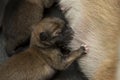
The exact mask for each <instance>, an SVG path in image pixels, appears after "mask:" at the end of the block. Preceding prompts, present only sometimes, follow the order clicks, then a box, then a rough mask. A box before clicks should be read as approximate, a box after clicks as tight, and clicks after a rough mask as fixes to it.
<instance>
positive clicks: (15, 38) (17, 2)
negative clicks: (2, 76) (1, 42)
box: [2, 0, 55, 56]
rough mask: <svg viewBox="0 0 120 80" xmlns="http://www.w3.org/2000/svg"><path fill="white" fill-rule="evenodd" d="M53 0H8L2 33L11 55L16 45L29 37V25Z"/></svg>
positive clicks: (37, 18) (38, 18)
mask: <svg viewBox="0 0 120 80" xmlns="http://www.w3.org/2000/svg"><path fill="white" fill-rule="evenodd" d="M54 2H55V0H44V1H43V0H10V1H9V3H8V5H7V6H6V11H5V15H4V18H3V24H2V26H3V33H4V35H5V38H6V51H7V53H8V56H12V55H13V54H14V53H15V51H16V50H17V47H19V46H20V45H21V44H22V43H25V41H26V40H28V39H29V38H30V35H31V26H32V25H33V24H36V23H38V22H39V21H40V20H41V18H42V17H43V12H44V8H49V7H50V6H52V5H53V3H54Z"/></svg>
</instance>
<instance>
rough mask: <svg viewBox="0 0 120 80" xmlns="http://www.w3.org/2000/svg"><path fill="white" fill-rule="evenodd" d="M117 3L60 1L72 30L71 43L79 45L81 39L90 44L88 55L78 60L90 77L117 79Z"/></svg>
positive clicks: (93, 79) (119, 14)
mask: <svg viewBox="0 0 120 80" xmlns="http://www.w3.org/2000/svg"><path fill="white" fill-rule="evenodd" d="M119 3H120V1H119V0H60V6H61V9H62V10H63V12H66V18H67V20H68V22H69V24H70V26H71V27H72V29H73V31H74V32H75V34H74V38H73V40H72V43H71V45H70V46H71V47H72V49H76V48H78V47H79V45H80V42H81V40H82V41H83V42H84V43H85V44H87V45H88V46H89V53H88V54H87V56H85V57H83V58H82V59H81V60H80V61H78V63H79V64H80V67H81V68H82V71H83V72H84V73H85V75H87V76H88V78H89V80H116V74H117V73H116V72H117V71H116V70H117V65H118V54H119V52H118V46H119V38H120V4H119ZM118 70H119V69H118ZM117 80H120V79H117Z"/></svg>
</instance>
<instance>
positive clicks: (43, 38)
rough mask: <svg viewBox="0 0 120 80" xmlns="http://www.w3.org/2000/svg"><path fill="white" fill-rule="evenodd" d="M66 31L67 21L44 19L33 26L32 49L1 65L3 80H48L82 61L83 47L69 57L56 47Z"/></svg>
mask: <svg viewBox="0 0 120 80" xmlns="http://www.w3.org/2000/svg"><path fill="white" fill-rule="evenodd" d="M63 27H64V21H62V20H61V19H58V18H45V19H43V20H42V21H41V22H40V23H39V24H37V25H36V26H34V28H33V32H32V37H31V42H30V47H29V48H28V49H27V50H25V51H23V52H21V53H19V54H16V55H14V56H12V57H11V58H9V60H8V61H7V62H6V63H5V64H3V65H1V68H0V80H46V79H49V78H50V77H51V76H52V75H53V74H54V73H55V72H56V70H64V69H66V68H67V67H68V66H69V65H71V63H72V62H74V61H75V60H76V59H78V58H79V57H81V56H82V54H83V53H85V48H84V47H81V48H80V49H78V50H75V51H72V52H71V53H70V54H69V55H67V56H64V55H62V53H61V52H60V50H59V49H58V48H56V47H55V43H56V42H57V41H58V40H59V38H60V37H59V36H60V35H61V34H60V33H61V31H62V29H63Z"/></svg>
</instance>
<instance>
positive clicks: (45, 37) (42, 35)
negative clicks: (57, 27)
mask: <svg viewBox="0 0 120 80" xmlns="http://www.w3.org/2000/svg"><path fill="white" fill-rule="evenodd" d="M39 37H40V40H41V41H46V40H48V38H49V36H48V34H47V33H46V32H41V33H40V36H39Z"/></svg>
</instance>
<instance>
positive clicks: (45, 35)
mask: <svg viewBox="0 0 120 80" xmlns="http://www.w3.org/2000/svg"><path fill="white" fill-rule="evenodd" d="M64 25H65V23H64V21H63V20H61V19H59V18H54V17H51V18H45V19H43V20H42V21H40V23H39V24H37V26H34V28H33V32H32V37H31V44H32V45H34V46H39V47H44V48H45V47H51V46H53V45H54V44H55V43H56V42H57V41H58V40H59V38H60V37H59V36H60V35H61V32H62V29H63V28H64Z"/></svg>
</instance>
